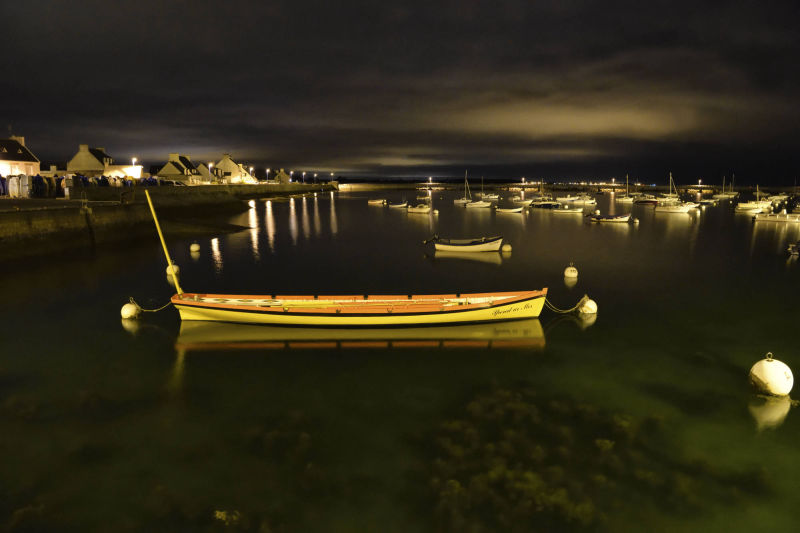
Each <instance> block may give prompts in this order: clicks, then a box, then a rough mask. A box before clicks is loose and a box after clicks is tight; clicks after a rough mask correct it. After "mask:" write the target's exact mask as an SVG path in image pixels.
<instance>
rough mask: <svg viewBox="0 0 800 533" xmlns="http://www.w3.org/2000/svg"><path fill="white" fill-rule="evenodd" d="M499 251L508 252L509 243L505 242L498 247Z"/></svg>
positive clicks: (509, 249)
mask: <svg viewBox="0 0 800 533" xmlns="http://www.w3.org/2000/svg"><path fill="white" fill-rule="evenodd" d="M500 251H501V252H510V251H511V245H510V244H508V243H505V244H504V245H503V246H501V247H500Z"/></svg>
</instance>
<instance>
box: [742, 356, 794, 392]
mask: <svg viewBox="0 0 800 533" xmlns="http://www.w3.org/2000/svg"><path fill="white" fill-rule="evenodd" d="M750 384H751V385H752V386H753V387H754V388H755V389H756V391H758V392H760V393H761V394H768V395H770V396H786V395H787V394H789V393H790V392H791V391H792V386H793V385H794V376H793V375H792V370H791V369H790V368H789V367H788V366H787V365H786V364H785V363H783V362H781V361H778V360H777V359H773V358H772V352H768V353H767V356H766V358H765V359H762V360H761V361H759V362H757V363H756V364H754V365H753V367H752V368H751V369H750Z"/></svg>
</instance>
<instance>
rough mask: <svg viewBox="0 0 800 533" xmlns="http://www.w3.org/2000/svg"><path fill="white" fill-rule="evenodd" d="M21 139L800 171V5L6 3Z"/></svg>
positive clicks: (116, 149) (331, 159)
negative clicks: (799, 85) (799, 147)
mask: <svg viewBox="0 0 800 533" xmlns="http://www.w3.org/2000/svg"><path fill="white" fill-rule="evenodd" d="M0 15H2V17H1V18H2V20H3V24H2V35H3V37H2V40H3V42H4V43H5V46H4V47H3V48H4V54H3V56H4V61H3V66H4V68H3V74H2V76H0V118H1V119H2V121H3V122H5V123H6V124H2V127H3V130H4V131H2V136H6V134H8V133H13V134H15V135H23V136H25V137H26V141H27V144H28V146H29V147H30V148H31V150H32V151H33V152H34V153H35V154H36V155H37V156H38V157H39V158H40V159H41V160H43V162H58V163H60V164H62V165H63V164H64V163H65V162H66V160H67V159H69V157H71V156H72V155H73V154H74V153H75V152H76V151H77V145H78V144H79V143H88V144H90V145H92V146H102V147H105V148H106V150H107V151H108V153H109V154H110V155H111V156H112V157H114V158H115V159H116V162H119V163H124V162H126V161H129V160H130V158H131V157H133V156H136V157H138V158H139V160H140V161H143V162H144V163H145V164H159V163H163V162H164V161H166V158H167V154H168V153H169V152H181V153H186V154H188V155H190V156H192V158H193V159H194V160H196V161H211V160H214V161H216V160H218V159H219V158H220V156H221V154H222V153H223V152H227V153H230V154H231V155H232V156H233V157H234V159H235V160H237V161H239V162H242V163H245V164H248V165H254V166H269V167H272V168H273V169H274V168H278V167H283V168H286V169H287V170H288V169H294V170H295V171H303V170H306V171H309V172H314V171H320V172H330V171H335V172H336V173H337V174H338V175H350V176H359V175H360V176H374V177H393V176H428V175H433V176H458V175H463V172H464V170H465V169H469V170H470V175H473V176H476V177H477V176H478V175H481V174H482V175H485V176H486V177H487V178H493V177H494V178H519V177H521V176H527V177H529V178H530V179H536V178H540V177H544V178H548V179H552V178H568V177H586V178H603V177H610V176H617V177H619V176H622V177H624V175H625V173H626V172H628V173H630V174H631V176H632V177H636V178H639V179H643V180H646V181H656V182H662V183H663V182H665V181H666V179H667V173H668V172H670V171H672V172H673V173H674V175H675V177H676V181H677V182H678V183H679V184H681V183H689V182H696V180H697V179H698V178H700V177H702V178H703V179H704V181H706V180H707V181H708V182H711V183H716V182H720V181H721V178H722V176H723V175H728V176H730V174H731V172H735V173H736V180H737V183H748V182H749V183H761V184H767V183H779V182H780V183H786V184H791V183H793V181H794V179H795V177H797V176H798V174H800V164H798V163H800V161H799V159H800V157H798V145H800V135H798V133H800V99H799V98H798V96H800V90H799V89H798V82H799V81H800V79H799V78H800V29H799V28H800V16H799V15H800V2H797V0H793V1H785V2H784V1H770V2H763V1H756V2H746V1H740V2H697V1H691V2H688V1H682V0H677V1H669V2H661V1H649V2H639V1H636V2H609V1H603V2H577V1H570V0H559V1H549V0H548V1H511V2H502V1H486V2H481V1H468V0H458V1H450V2H435V1H425V2H402V3H401V2H380V1H375V0H370V1H364V2H344V3H340V2H333V1H330V0H327V1H319V2H303V1H273V0H264V1H261V2H244V1H231V0H228V1H219V2H203V1H178V2H173V1H169V0H162V1H152V0H137V1H135V2H129V1H111V0H105V1H85V0H76V1H72V2H66V1H39V0H25V1H18V2H3V3H2V6H1V7H0Z"/></svg>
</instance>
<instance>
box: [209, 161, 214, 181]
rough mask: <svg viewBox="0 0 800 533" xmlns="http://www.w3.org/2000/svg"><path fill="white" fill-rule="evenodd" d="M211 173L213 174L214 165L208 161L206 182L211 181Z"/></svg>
mask: <svg viewBox="0 0 800 533" xmlns="http://www.w3.org/2000/svg"><path fill="white" fill-rule="evenodd" d="M213 172H214V163H213V162H211V161H209V162H208V181H213V180H212V179H211V176H212V175H213Z"/></svg>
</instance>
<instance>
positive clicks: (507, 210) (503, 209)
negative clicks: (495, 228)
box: [495, 206, 522, 213]
mask: <svg viewBox="0 0 800 533" xmlns="http://www.w3.org/2000/svg"><path fill="white" fill-rule="evenodd" d="M495 211H497V212H498V213H522V206H520V207H498V208H497V209H496V210H495Z"/></svg>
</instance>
